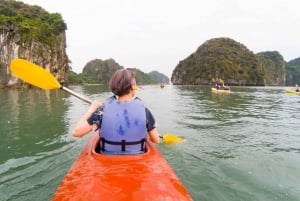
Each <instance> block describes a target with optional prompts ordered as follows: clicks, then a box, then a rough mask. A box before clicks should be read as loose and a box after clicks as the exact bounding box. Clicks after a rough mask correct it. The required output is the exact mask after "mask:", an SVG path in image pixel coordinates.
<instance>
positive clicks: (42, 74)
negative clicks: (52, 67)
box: [10, 59, 61, 89]
mask: <svg viewBox="0 0 300 201" xmlns="http://www.w3.org/2000/svg"><path fill="white" fill-rule="evenodd" d="M10 70H11V72H12V73H13V74H14V75H15V76H16V77H18V78H20V79H22V80H24V81H26V82H28V83H30V84H32V85H34V86H37V87H40V88H42V89H59V88H61V85H60V84H59V83H58V81H57V80H56V78H55V77H54V76H53V75H52V74H51V73H50V72H49V71H47V70H45V69H44V68H42V67H40V66H38V65H36V64H33V63H31V62H29V61H26V60H24V59H14V60H13V61H12V62H11V63H10Z"/></svg>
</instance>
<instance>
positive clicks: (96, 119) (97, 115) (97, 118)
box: [87, 107, 103, 129]
mask: <svg viewBox="0 0 300 201" xmlns="http://www.w3.org/2000/svg"><path fill="white" fill-rule="evenodd" d="M102 117H103V107H100V108H99V109H98V110H97V111H96V112H94V113H93V114H92V116H91V117H90V118H88V119H87V122H88V124H89V125H93V124H96V125H97V127H98V129H99V128H101V123H102Z"/></svg>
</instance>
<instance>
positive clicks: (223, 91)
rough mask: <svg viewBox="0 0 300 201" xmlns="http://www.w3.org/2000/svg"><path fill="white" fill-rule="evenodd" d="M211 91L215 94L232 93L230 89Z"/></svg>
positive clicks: (212, 89) (213, 89)
mask: <svg viewBox="0 0 300 201" xmlns="http://www.w3.org/2000/svg"><path fill="white" fill-rule="evenodd" d="M211 91H212V92H214V93H230V92H231V91H230V89H227V90H225V89H216V88H211Z"/></svg>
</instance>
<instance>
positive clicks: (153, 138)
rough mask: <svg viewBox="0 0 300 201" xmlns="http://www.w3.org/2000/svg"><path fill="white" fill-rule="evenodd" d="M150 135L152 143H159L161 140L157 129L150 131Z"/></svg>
mask: <svg viewBox="0 0 300 201" xmlns="http://www.w3.org/2000/svg"><path fill="white" fill-rule="evenodd" d="M148 135H149V137H150V140H151V142H153V143H159V141H160V138H159V135H158V132H157V130H156V128H154V129H152V130H151V131H148Z"/></svg>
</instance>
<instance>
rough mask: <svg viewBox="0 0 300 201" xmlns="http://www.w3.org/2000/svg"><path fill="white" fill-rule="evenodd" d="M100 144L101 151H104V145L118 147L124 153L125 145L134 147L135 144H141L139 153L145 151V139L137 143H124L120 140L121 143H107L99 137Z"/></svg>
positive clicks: (124, 141)
mask: <svg viewBox="0 0 300 201" xmlns="http://www.w3.org/2000/svg"><path fill="white" fill-rule="evenodd" d="M100 143H101V150H102V151H106V150H105V144H110V145H120V146H121V150H122V151H126V145H136V144H141V150H140V151H145V143H146V139H145V138H143V139H141V140H139V141H133V142H126V140H122V141H121V142H115V141H109V140H106V139H105V138H103V137H101V138H100Z"/></svg>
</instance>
